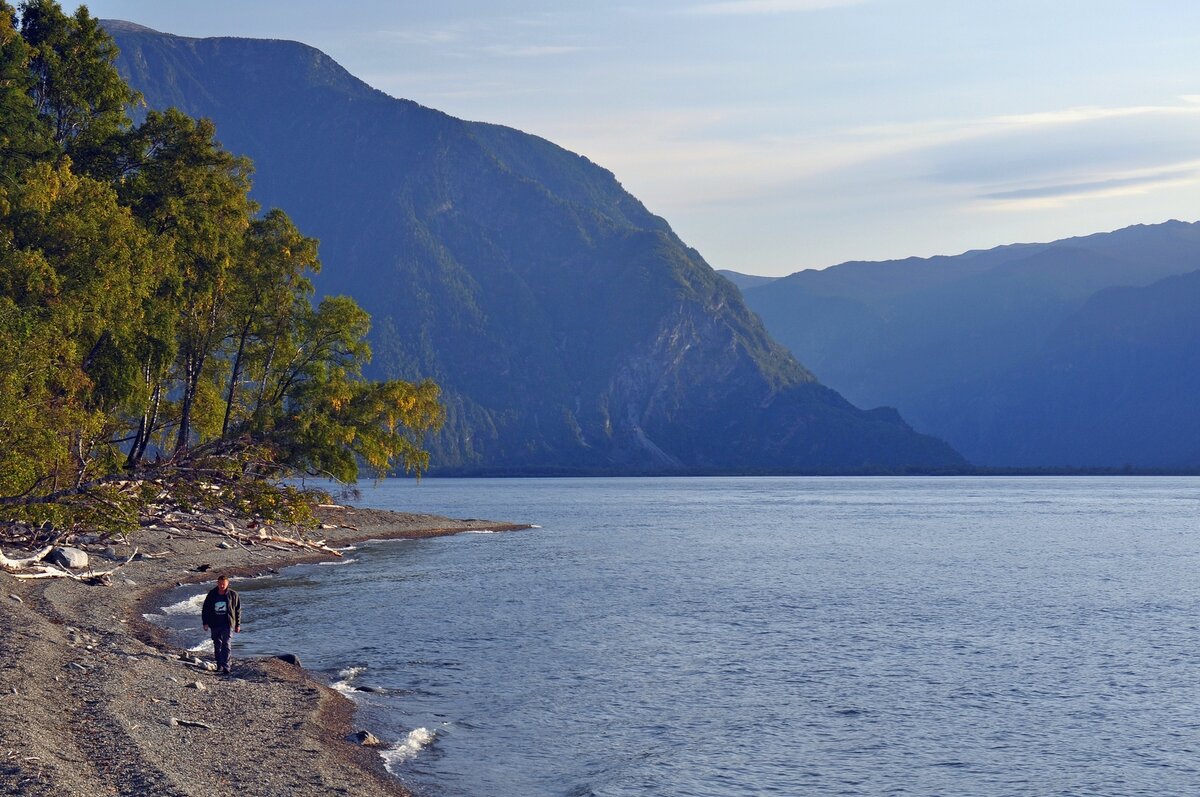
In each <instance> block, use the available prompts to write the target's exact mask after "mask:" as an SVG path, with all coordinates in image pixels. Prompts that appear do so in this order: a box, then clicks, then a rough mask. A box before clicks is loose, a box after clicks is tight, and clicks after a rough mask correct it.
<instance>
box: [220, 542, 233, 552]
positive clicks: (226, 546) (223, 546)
mask: <svg viewBox="0 0 1200 797" xmlns="http://www.w3.org/2000/svg"><path fill="white" fill-rule="evenodd" d="M217 547H218V548H220V549H222V550H225V551H228V550H229V549H230V548H232V547H233V545H231V544H230V543H227V542H220V543H217Z"/></svg>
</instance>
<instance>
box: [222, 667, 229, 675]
mask: <svg viewBox="0 0 1200 797" xmlns="http://www.w3.org/2000/svg"><path fill="white" fill-rule="evenodd" d="M221 675H229V668H228V667H222V668H221Z"/></svg>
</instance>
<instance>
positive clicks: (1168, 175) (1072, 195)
mask: <svg viewBox="0 0 1200 797" xmlns="http://www.w3.org/2000/svg"><path fill="white" fill-rule="evenodd" d="M1197 183H1200V161H1191V162H1187V163H1180V164H1172V165H1171V166H1169V167H1166V168H1163V169H1152V170H1149V171H1147V172H1144V173H1133V174H1128V175H1117V176H1113V177H1109V178H1107V179H1103V180H1090V181H1083V182H1066V183H1060V184H1051V185H1040V186H1033V187H1029V188H1019V189H1016V190H1011V191H998V192H995V193H992V194H983V195H982V196H980V197H979V199H980V200H981V201H980V202H979V203H977V205H976V208H977V209H979V210H988V211H1005V212H1025V211H1031V210H1051V209H1055V208H1063V207H1066V206H1067V205H1069V204H1072V203H1074V202H1079V201H1083V200H1097V199H1115V198H1118V197H1128V196H1141V195H1145V194H1148V193H1150V192H1152V191H1158V190H1161V189H1165V188H1175V187H1180V186H1190V185H1196V184H1197Z"/></svg>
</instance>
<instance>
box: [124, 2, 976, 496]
mask: <svg viewBox="0 0 1200 797" xmlns="http://www.w3.org/2000/svg"><path fill="white" fill-rule="evenodd" d="M104 24H105V26H106V28H107V29H108V30H109V32H110V33H111V34H112V36H113V37H114V38H115V39H116V41H117V44H118V46H119V47H120V50H121V55H120V59H119V62H118V68H119V69H120V71H121V73H122V75H123V76H124V77H125V78H126V79H127V80H128V81H129V82H130V84H131V85H133V87H134V88H136V89H137V90H139V91H140V92H142V94H143V95H144V96H145V98H146V101H147V104H148V105H149V106H150V107H152V108H164V107H167V106H172V105H173V106H176V107H178V108H180V109H181V110H183V111H185V112H186V113H188V114H191V115H193V116H201V117H207V118H210V119H212V120H213V121H214V122H215V123H216V125H217V131H218V137H219V138H220V140H221V142H222V143H223V144H224V145H225V146H226V147H227V148H228V149H229V150H231V151H233V152H235V153H238V154H245V155H248V156H249V157H251V158H252V159H253V160H254V162H255V166H256V175H255V188H254V196H255V198H256V199H258V200H259V201H260V202H261V203H262V204H263V205H264V206H266V207H272V206H278V207H282V208H284V209H285V210H287V212H288V213H289V214H290V215H291V216H292V218H293V219H295V221H296V222H297V224H298V225H299V227H300V228H301V229H302V230H304V231H305V232H306V234H309V235H313V236H315V237H318V238H320V240H321V242H322V248H321V252H322V259H323V261H324V263H325V268H324V270H323V272H322V273H321V274H320V275H319V277H318V279H317V286H318V289H319V290H320V291H321V292H324V293H345V294H349V295H351V296H353V297H354V298H355V299H357V300H358V301H359V303H360V304H362V305H363V307H364V308H365V309H366V310H368V311H369V312H370V313H371V315H372V317H373V319H374V330H373V332H372V341H373V346H374V349H375V353H376V357H375V364H374V368H375V375H378V376H386V377H398V378H408V379H413V378H422V377H426V376H429V377H432V378H434V379H435V380H437V381H438V382H439V384H441V385H442V387H443V388H444V391H445V393H444V399H445V402H446V405H447V410H448V416H449V420H448V422H447V424H446V427H445V428H444V430H443V431H442V433H441V434H440V435H438V436H437V438H436V439H434V440H432V441H430V444H431V447H432V451H433V454H434V461H435V469H434V470H435V472H437V471H438V470H440V471H442V472H501V473H515V472H531V471H536V472H664V471H681V470H702V471H705V470H726V471H728V470H739V471H746V470H763V471H808V470H857V469H896V468H903V467H906V466H918V467H926V468H928V467H942V466H951V467H954V466H958V465H961V464H962V459H961V458H960V457H959V456H958V455H957V454H956V453H955V452H954V451H953V450H952V449H951V448H950V447H948V446H947V445H946V444H945V443H943V442H941V441H938V440H935V439H933V438H930V437H927V436H922V435H918V434H916V433H914V432H913V431H912V430H911V428H909V427H908V426H907V425H906V424H905V423H904V422H903V421H902V420H901V419H900V417H899V416H898V415H897V414H896V413H895V412H894V411H888V410H877V411H870V412H864V411H862V410H859V409H857V408H855V407H854V406H852V405H851V404H850V403H849V402H847V401H846V400H845V399H843V398H842V397H841V396H840V395H838V394H837V393H835V392H834V391H832V390H830V389H829V388H827V387H824V386H822V385H820V384H818V383H817V382H816V380H815V379H814V378H813V376H812V375H811V374H810V373H809V372H808V371H807V370H805V369H804V368H803V367H801V366H800V365H799V364H798V363H797V362H796V360H795V359H794V358H793V357H791V356H790V355H789V354H788V353H787V352H786V350H784V349H783V348H782V347H780V346H779V345H778V344H776V343H774V342H773V341H772V340H771V339H770V337H768V335H767V334H766V332H765V331H764V329H763V327H762V325H761V323H760V322H759V321H758V319H757V318H756V317H755V316H754V315H753V314H752V313H751V312H749V310H748V309H747V308H746V306H745V304H744V303H743V301H742V298H741V296H740V294H739V293H738V291H737V290H736V289H735V288H734V287H733V286H732V285H731V284H730V283H729V282H728V281H726V280H725V279H723V278H721V277H720V276H718V275H717V274H716V273H715V272H714V271H713V270H712V269H711V268H710V267H709V266H708V264H707V263H705V262H704V259H703V258H702V257H701V256H700V254H699V253H698V252H696V251H695V250H693V249H691V248H689V247H688V246H686V245H685V244H684V243H683V242H682V241H680V240H679V238H678V237H677V236H676V235H675V234H674V232H672V230H671V228H670V226H669V225H668V224H667V223H666V222H665V221H664V220H663V219H661V218H659V217H657V216H655V215H653V214H651V213H650V212H649V211H648V210H647V209H646V208H645V207H643V206H642V204H641V203H640V202H639V201H638V200H637V199H635V198H634V197H633V196H631V195H630V194H629V193H627V192H626V191H624V190H623V189H622V188H621V185H620V184H619V183H618V182H617V180H616V179H615V177H614V176H613V175H612V174H611V173H610V172H608V171H606V170H604V169H602V168H600V167H598V166H596V165H595V164H593V163H592V162H590V161H589V160H588V159H587V158H584V157H581V156H579V155H576V154H573V153H571V152H568V151H566V150H564V149H562V148H560V147H558V146H556V145H554V144H552V143H550V142H548V141H545V140H543V139H540V138H537V137H536V136H532V135H528V134H526V133H522V132H520V131H518V130H513V129H510V128H505V127H500V126H497V125H490V124H481V123H472V122H466V121H463V120H460V119H455V118H453V117H451V116H448V115H446V114H444V113H440V112H438V111H436V110H432V109H429V108H425V107H423V106H421V105H418V104H417V103H414V102H411V101H406V100H399V99H394V98H392V97H389V96H387V95H385V94H383V93H382V92H379V91H377V90H375V89H372V88H371V87H369V86H367V85H366V84H365V83H363V82H361V81H359V80H358V79H356V78H354V77H353V76H352V75H350V74H349V73H348V72H346V71H345V70H344V69H342V68H341V67H340V66H339V65H338V64H336V63H335V62H334V61H333V60H331V59H330V58H328V57H327V56H325V55H324V54H322V53H321V52H319V51H318V50H315V49H313V48H311V47H308V46H305V45H302V44H298V43H295V42H284V41H263V40H252V39H235V38H213V39H189V38H183V37H178V36H172V35H168V34H162V33H157V32H155V31H150V30H148V29H145V28H141V27H139V26H135V25H130V24H128V23H121V22H105V23H104Z"/></svg>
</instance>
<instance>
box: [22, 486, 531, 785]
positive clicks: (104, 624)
mask: <svg viewBox="0 0 1200 797" xmlns="http://www.w3.org/2000/svg"><path fill="white" fill-rule="evenodd" d="M318 514H319V518H320V520H321V522H322V524H323V527H322V528H321V530H320V531H318V532H316V534H318V535H319V536H321V537H324V538H325V539H326V540H327V542H328V543H329V544H330V545H331V546H337V547H340V546H345V545H349V544H352V543H357V542H363V541H367V540H377V539H422V538H429V537H440V536H448V535H452V534H458V533H461V532H464V531H472V530H481V529H491V530H495V531H509V530H518V529H526V528H530V526H528V525H519V524H510V523H493V522H488V521H483V520H458V519H453V518H447V517H440V516H434V515H416V514H408V513H400V512H389V511H384V510H375V509H359V508H354V507H324V508H320V509H318ZM222 539H223V538H222V537H219V536H215V535H211V534H203V533H195V532H187V531H181V530H179V529H171V528H167V529H153V530H141V531H138V532H135V533H134V534H133V535H132V538H131V540H130V543H131V545H130V546H124V545H114V548H115V550H114V551H112V552H110V553H115V554H116V556H115V557H111V558H115V559H120V560H123V559H125V558H127V557H128V556H129V554H130V553H131V552H132V547H133V546H137V548H138V549H139V551H140V552H141V553H142V554H150V555H151V556H154V557H157V556H162V557H163V558H140V559H138V560H135V561H133V562H131V563H130V564H129V565H128V566H126V567H124V568H123V569H121V570H119V571H118V572H117V574H116V576H115V578H114V586H112V587H96V586H88V585H85V584H82V583H79V582H75V581H71V580H68V579H51V580H34V581H20V580H17V579H15V578H12V577H6V578H3V590H2V592H0V606H3V607H4V610H3V611H0V696H2V697H0V748H3V749H0V785H5V786H11V787H12V788H13V789H14V790H16V793H21V794H28V795H46V796H47V797H49V796H50V795H54V796H55V797H58V796H59V795H62V796H63V797H92V796H93V795H96V794H103V793H110V792H111V793H120V794H154V795H183V796H185V797H192V796H193V795H195V797H201V795H203V797H208V796H209V795H211V794H214V793H236V794H238V795H239V797H254V796H255V795H262V796H263V797H268V795H269V796H270V797H276V795H279V794H305V795H322V794H329V795H345V794H354V795H356V796H357V795H365V796H367V797H376V796H379V797H382V796H383V795H388V796H390V797H394V796H395V795H408V792H407V791H406V790H405V789H404V788H403V787H402V786H401V785H400V783H399V782H398V781H397V780H396V779H395V778H394V777H393V776H391V775H390V774H388V773H387V771H386V770H385V768H384V765H383V759H382V757H381V756H380V755H379V750H378V749H372V748H367V747H361V746H359V745H357V744H355V743H353V742H350V741H347V740H346V736H347V735H348V734H349V733H351V732H352V731H356V730H358V728H357V727H356V726H355V724H354V722H355V711H354V704H353V702H352V701H351V700H349V699H348V698H346V697H345V696H343V695H341V694H339V693H337V692H336V691H334V690H332V689H330V688H328V687H327V686H325V685H323V684H321V683H320V682H318V681H317V680H315V679H313V678H311V677H310V676H309V675H308V674H307V673H306V672H305V671H304V670H302V669H299V668H296V667H293V666H292V665H289V664H286V663H284V662H283V661H280V660H277V659H271V658H267V659H235V664H234V677H232V678H222V677H220V676H217V675H216V674H215V673H212V672H209V671H207V670H204V669H201V668H198V667H195V666H193V665H190V664H188V663H186V662H184V661H182V660H180V658H179V657H180V655H181V654H182V653H184V651H181V650H175V649H173V648H170V647H168V646H167V642H166V630H165V629H164V628H162V627H160V626H158V625H155V624H154V623H152V622H151V621H149V620H146V619H145V617H144V616H143V614H144V613H146V612H155V611H157V610H158V609H159V608H161V598H162V596H163V595H164V593H166V592H167V591H169V590H171V589H174V588H176V587H178V586H180V585H183V584H188V583H207V582H209V581H211V580H212V579H213V577H214V574H215V573H217V572H226V573H229V574H230V575H231V576H234V578H235V584H234V586H235V588H236V578H237V577H242V576H251V575H257V574H261V573H264V572H270V571H272V570H277V569H279V568H282V567H288V566H291V565H295V564H303V563H307V562H315V561H328V560H329V559H330V558H331V556H332V555H329V554H320V553H316V552H309V551H304V550H300V549H288V550H276V549H274V548H267V547H265V546H263V545H261V544H254V545H249V546H246V547H241V546H234V547H233V548H231V549H220V548H218V547H217V546H218V544H219V543H220V542H221V541H222ZM104 547H105V546H104V545H94V546H90V549H89V554H90V556H91V558H92V560H93V562H92V564H93V565H94V566H95V567H96V568H97V569H107V568H109V567H111V566H112V565H113V562H112V561H110V557H106V556H105V555H104V554H103V553H101V551H102V550H103V548H104ZM5 553H7V554H9V555H13V554H15V553H16V551H14V550H10V549H6V550H5ZM203 565H208V568H206V571H205V572H198V568H200V567H201V566H203ZM245 612H246V620H245V622H244V633H249V634H252V633H253V632H254V623H255V618H254V609H253V606H250V605H248V606H246V608H245ZM288 652H291V651H279V653H281V654H282V653H288ZM197 684H199V685H200V687H199V688H197V686H196V685H197ZM172 718H174V719H175V720H176V721H178V720H183V721H185V722H198V723H203V724H205V725H210V726H212V727H213V729H212V730H210V729H207V728H205V727H202V726H188V725H180V724H178V722H176V724H172ZM366 730H371V729H370V728H366ZM214 734H219V738H220V742H219V743H214V742H215V739H216V738H217V737H216V736H214ZM396 741H399V740H390V739H384V740H383V742H384V744H385V745H389V746H390V745H391V744H392V743H394V742H396ZM232 751H236V753H237V754H236V755H231V752H232ZM5 756H7V758H5Z"/></svg>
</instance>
